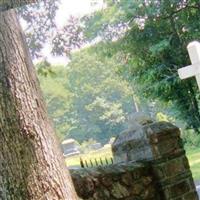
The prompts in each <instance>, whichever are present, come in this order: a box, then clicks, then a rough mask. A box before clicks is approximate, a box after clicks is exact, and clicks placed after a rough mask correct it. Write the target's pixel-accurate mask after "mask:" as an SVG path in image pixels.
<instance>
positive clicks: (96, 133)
mask: <svg viewBox="0 0 200 200" xmlns="http://www.w3.org/2000/svg"><path fill="white" fill-rule="evenodd" d="M118 67H119V64H118V63H117V62H115V61H114V60H113V59H109V58H103V57H99V56H98V55H97V54H96V53H95V51H94V48H88V49H85V50H82V51H80V52H77V53H75V54H72V57H71V62H70V63H69V64H68V65H67V66H66V67H64V66H54V67H51V69H52V71H53V74H52V73H50V74H49V75H47V76H46V77H45V76H44V75H40V81H41V86H42V88H43V91H44V93H45V97H46V100H47V104H48V107H49V113H50V115H51V116H52V117H53V119H54V122H55V124H56V127H57V131H58V132H59V133H60V136H61V138H63V137H73V138H75V139H77V140H78V141H83V140H87V139H90V138H93V139H96V140H98V141H101V142H103V143H105V142H106V141H108V140H109V138H110V137H111V136H116V135H118V134H119V133H120V132H121V131H122V130H123V129H124V128H125V127H126V126H127V124H126V121H127V117H128V115H129V114H130V113H132V112H134V111H135V107H134V103H133V90H132V88H131V87H130V85H129V84H128V82H127V81H124V80H123V79H122V78H120V76H119V75H118V74H117V70H118ZM42 68H43V73H44V65H41V64H40V65H39V66H38V71H39V74H41V69H42Z"/></svg>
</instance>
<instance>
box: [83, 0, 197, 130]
mask: <svg viewBox="0 0 200 200" xmlns="http://www.w3.org/2000/svg"><path fill="white" fill-rule="evenodd" d="M199 9H200V4H199V2H198V1H195V0H194V1H183V0H176V1H174V0H169V1H151V0H149V1H142V0H139V1H131V0H130V1H129V0H127V1H107V8H106V9H105V10H103V11H99V12H97V13H94V14H92V15H90V16H88V18H87V21H86V22H85V23H86V30H85V35H86V36H87V37H88V40H93V39H95V37H101V39H102V40H103V41H104V42H105V41H107V40H108V39H109V40H110V39H112V40H113V42H110V48H111V49H112V50H111V51H110V52H111V54H112V56H113V58H114V59H115V58H116V57H115V56H116V55H119V54H120V55H121V58H122V59H123V60H124V67H123V68H121V73H122V75H124V74H125V75H126V76H125V77H126V78H128V79H129V80H131V81H132V82H133V83H134V88H135V89H136V90H137V91H138V95H140V96H143V97H146V98H149V99H157V100H161V101H162V102H165V103H166V105H170V106H171V109H173V110H174V114H175V115H176V116H177V117H178V118H179V119H182V120H183V121H184V122H185V123H186V126H187V127H188V128H193V129H195V131H196V132H199V131H198V129H199V126H200V114H199V106H198V99H197V96H196V93H197V87H196V84H194V81H191V80H187V81H184V82H181V81H180V79H179V77H178V74H177V69H178V68H179V67H183V66H186V65H188V64H189V63H190V61H189V58H188V54H187V50H186V46H187V44H188V42H190V41H191V40H194V39H198V38H199V37H200V34H199V33H200V24H199V17H200V13H199ZM110 13H112V14H110ZM111 16H112V17H111ZM121 24H124V25H126V26H124V29H123V32H122V33H121V34H120V35H119V36H118V38H117V40H116V36H115V35H113V32H115V31H118V27H119V25H121ZM105 25H106V27H109V26H112V29H108V28H104V27H105ZM91 31H93V35H90V34H88V32H89V33H90V32H91ZM108 33H109V37H107V35H108ZM112 35H113V37H112ZM110 37H111V38H110ZM106 45H108V43H107V44H106ZM113 48H114V49H113Z"/></svg>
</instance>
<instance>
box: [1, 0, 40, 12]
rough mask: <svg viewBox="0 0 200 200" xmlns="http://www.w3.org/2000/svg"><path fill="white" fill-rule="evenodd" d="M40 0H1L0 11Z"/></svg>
mask: <svg viewBox="0 0 200 200" xmlns="http://www.w3.org/2000/svg"><path fill="white" fill-rule="evenodd" d="M37 1H38V0H0V11H5V10H8V9H11V8H16V7H20V6H23V5H26V4H30V3H35V2H37Z"/></svg>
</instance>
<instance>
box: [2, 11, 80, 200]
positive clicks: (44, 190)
mask: <svg viewBox="0 0 200 200" xmlns="http://www.w3.org/2000/svg"><path fill="white" fill-rule="evenodd" d="M0 199H2V200H47V199H48V200H58V199H59V200H67V199H68V200H74V199H77V197H76V194H75V190H74V187H73V184H72V181H71V177H70V175H69V173H68V171H67V170H66V169H65V167H64V163H63V161H62V159H61V154H60V149H59V146H58V145H57V142H56V141H55V138H54V131H53V129H52V126H51V124H50V123H49V120H48V117H47V112H46V108H45V105H44V101H43V98H42V95H41V91H40V89H39V84H38V80H37V78H36V73H35V70H34V67H33V64H32V62H31V60H30V55H29V54H28V51H27V48H26V45H25V41H24V37H23V34H22V31H21V28H20V25H19V23H18V20H17V17H16V13H15V12H14V11H13V10H11V11H7V12H3V13H1V12H0Z"/></svg>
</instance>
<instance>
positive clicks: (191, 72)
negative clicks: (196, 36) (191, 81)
mask: <svg viewBox="0 0 200 200" xmlns="http://www.w3.org/2000/svg"><path fill="white" fill-rule="evenodd" d="M187 49H188V52H189V56H190V60H191V63H192V65H190V66H187V67H183V68H181V69H179V70H178V74H179V77H180V78H181V79H186V78H189V77H192V76H195V77H196V80H197V84H198V87H199V90H200V43H199V42H197V41H194V42H191V43H190V44H189V45H188V46H187Z"/></svg>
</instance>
